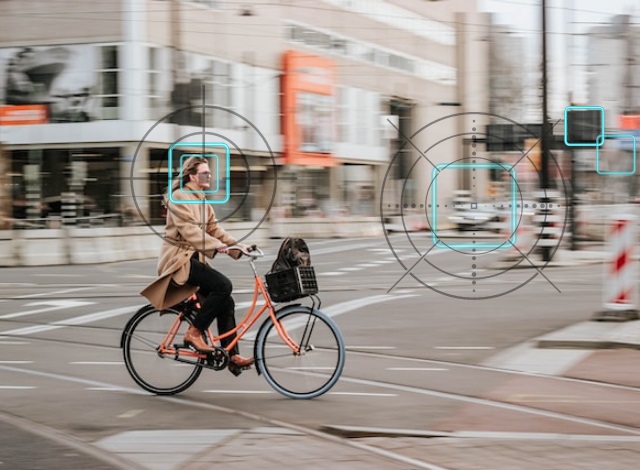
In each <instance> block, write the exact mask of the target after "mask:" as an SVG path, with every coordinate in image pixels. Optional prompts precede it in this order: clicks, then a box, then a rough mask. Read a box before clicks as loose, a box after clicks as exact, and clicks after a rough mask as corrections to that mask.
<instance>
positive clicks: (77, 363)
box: [69, 361, 124, 366]
mask: <svg viewBox="0 0 640 470" xmlns="http://www.w3.org/2000/svg"><path fill="white" fill-rule="evenodd" d="M69 364H73V365H74V366H122V365H124V362H122V361H74V362H70V363H69Z"/></svg>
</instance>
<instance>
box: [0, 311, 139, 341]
mask: <svg viewBox="0 0 640 470" xmlns="http://www.w3.org/2000/svg"><path fill="white" fill-rule="evenodd" d="M139 308H140V306H135V307H121V308H115V309H113V310H104V311H102V312H96V313H90V314H88V315H81V316H79V317H74V318H69V319H67V320H61V321H57V322H54V323H50V324H48V325H35V326H27V327H25V328H16V329H14V330H7V331H3V332H2V334H3V335H13V336H24V335H31V334H34V333H42V332H45V331H51V330H57V329H60V328H65V327H67V326H75V325H84V324H86V323H93V322H97V321H100V320H106V319H107V318H113V317H118V316H120V315H125V314H128V313H134V312H136V311H137V310H138V309H139Z"/></svg>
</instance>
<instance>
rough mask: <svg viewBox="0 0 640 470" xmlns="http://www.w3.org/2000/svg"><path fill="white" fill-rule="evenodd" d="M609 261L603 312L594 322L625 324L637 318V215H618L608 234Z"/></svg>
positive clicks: (605, 275)
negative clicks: (611, 321)
mask: <svg viewBox="0 0 640 470" xmlns="http://www.w3.org/2000/svg"><path fill="white" fill-rule="evenodd" d="M607 235H608V237H607V253H608V260H607V262H606V263H605V265H604V277H603V303H604V309H605V310H604V311H602V312H597V313H596V314H595V315H594V318H593V319H594V320H598V321H604V320H613V321H626V320H635V319H637V318H638V312H637V305H638V261H637V260H636V259H635V251H636V248H635V247H636V243H637V237H638V222H637V217H636V216H635V215H631V214H627V215H616V216H613V217H612V218H611V220H610V223H609V230H608V233H607Z"/></svg>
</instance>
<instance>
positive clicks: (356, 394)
mask: <svg viewBox="0 0 640 470" xmlns="http://www.w3.org/2000/svg"><path fill="white" fill-rule="evenodd" d="M327 395H353V396H359V397H397V396H398V394H397V393H366V392H327Z"/></svg>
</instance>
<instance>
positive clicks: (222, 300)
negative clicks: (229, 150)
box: [141, 157, 254, 374]
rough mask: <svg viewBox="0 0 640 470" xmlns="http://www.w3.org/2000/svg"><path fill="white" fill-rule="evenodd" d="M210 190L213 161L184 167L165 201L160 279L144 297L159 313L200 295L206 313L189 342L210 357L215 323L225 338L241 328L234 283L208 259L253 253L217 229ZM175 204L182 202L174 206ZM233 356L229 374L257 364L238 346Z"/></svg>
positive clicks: (186, 338) (195, 160)
mask: <svg viewBox="0 0 640 470" xmlns="http://www.w3.org/2000/svg"><path fill="white" fill-rule="evenodd" d="M210 186H211V170H210V168H209V163H208V159H206V158H203V157H190V158H188V159H186V160H185V162H184V164H183V166H182V178H181V179H178V180H177V181H176V182H175V183H174V184H173V187H172V188H170V191H172V197H171V198H169V197H167V198H166V200H165V204H166V207H167V223H166V227H165V237H164V243H163V244H162V251H161V253H160V259H159V261H158V275H159V278H158V279H156V280H155V281H154V282H153V283H152V284H150V285H149V286H147V287H146V288H145V289H144V290H143V291H142V292H141V294H142V295H143V296H145V297H146V298H147V299H149V302H150V303H151V304H153V306H155V307H156V308H157V309H165V308H169V307H171V306H173V305H176V304H178V303H179V302H181V301H183V300H184V299H186V298H188V297H189V296H190V295H192V294H193V293H195V292H196V291H197V292H198V293H199V294H200V295H201V296H203V297H204V302H203V303H202V308H201V309H200V311H199V313H198V314H197V315H196V318H195V319H194V320H193V325H191V326H190V327H189V329H188V330H187V332H186V334H185V336H184V342H185V343H186V344H189V345H191V346H192V347H194V348H195V349H197V350H198V351H200V352H205V353H208V352H212V351H214V348H213V347H212V346H210V345H208V344H207V343H206V341H205V340H204V337H203V334H204V332H205V331H206V330H207V328H209V325H211V323H212V322H213V320H214V319H216V318H217V319H218V332H219V333H220V334H223V333H226V332H227V331H230V330H232V329H233V328H235V326H236V321H235V316H234V313H235V303H234V301H233V298H232V297H231V291H232V289H233V286H232V284H231V281H230V280H229V279H228V278H227V277H226V276H225V275H224V274H222V273H221V272H219V271H216V270H215V269H213V268H211V266H209V264H208V263H207V262H206V258H207V257H208V258H213V257H214V256H215V255H216V253H226V254H228V255H229V256H231V257H233V258H234V259H238V258H239V257H240V256H242V253H241V252H240V251H238V250H234V251H233V252H230V251H229V247H230V246H233V245H236V246H238V247H240V248H242V249H243V250H245V251H248V247H247V246H246V245H243V244H240V243H238V242H237V241H236V239H235V238H233V237H232V236H231V235H229V234H228V233H227V232H226V231H225V230H224V229H223V228H222V227H220V226H219V225H218V223H217V221H216V216H215V213H214V211H213V207H212V205H211V204H209V203H207V202H206V201H205V194H204V191H206V190H207V189H209V188H210ZM171 199H173V201H178V202H172V201H171ZM194 201H202V203H199V202H194ZM234 337H235V335H229V336H227V337H226V338H223V339H222V340H221V343H222V346H223V347H226V346H227V345H228V344H229V343H231V341H232V340H233V339H234ZM229 356H230V360H229V369H230V370H231V371H232V372H233V373H234V374H237V373H239V370H241V369H245V368H248V367H250V366H251V364H253V362H254V359H253V358H246V357H242V356H240V354H239V350H238V347H237V346H235V347H234V348H233V349H232V350H231V351H229Z"/></svg>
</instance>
